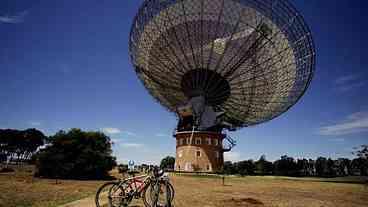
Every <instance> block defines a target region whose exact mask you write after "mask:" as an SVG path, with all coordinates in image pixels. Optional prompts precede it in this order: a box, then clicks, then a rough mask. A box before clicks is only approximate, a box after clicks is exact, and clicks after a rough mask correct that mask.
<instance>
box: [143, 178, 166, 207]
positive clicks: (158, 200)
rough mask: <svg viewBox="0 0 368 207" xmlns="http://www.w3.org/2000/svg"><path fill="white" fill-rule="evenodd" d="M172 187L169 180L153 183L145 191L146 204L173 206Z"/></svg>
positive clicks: (160, 206)
mask: <svg viewBox="0 0 368 207" xmlns="http://www.w3.org/2000/svg"><path fill="white" fill-rule="evenodd" d="M171 187H172V186H171ZM171 187H170V185H168V183H167V182H155V183H152V184H151V185H149V186H148V187H147V188H145V189H144V191H143V202H144V205H145V206H146V207H171V201H172V192H171Z"/></svg>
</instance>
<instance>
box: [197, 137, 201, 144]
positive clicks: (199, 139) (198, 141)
mask: <svg viewBox="0 0 368 207" xmlns="http://www.w3.org/2000/svg"><path fill="white" fill-rule="evenodd" d="M196 144H198V145H199V144H202V143H201V138H200V137H197V138H196Z"/></svg>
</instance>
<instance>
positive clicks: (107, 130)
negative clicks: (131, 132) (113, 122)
mask: <svg viewBox="0 0 368 207" xmlns="http://www.w3.org/2000/svg"><path fill="white" fill-rule="evenodd" d="M102 131H103V132H105V133H108V134H120V133H121V130H120V129H118V128H114V127H105V128H102Z"/></svg>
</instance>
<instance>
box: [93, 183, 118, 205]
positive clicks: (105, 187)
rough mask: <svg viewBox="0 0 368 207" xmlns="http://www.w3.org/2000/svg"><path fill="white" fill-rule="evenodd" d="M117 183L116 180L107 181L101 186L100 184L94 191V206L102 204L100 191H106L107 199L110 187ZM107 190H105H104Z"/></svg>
mask: <svg viewBox="0 0 368 207" xmlns="http://www.w3.org/2000/svg"><path fill="white" fill-rule="evenodd" d="M116 184H118V182H107V183H104V184H103V185H102V186H100V187H99V188H98V190H97V192H96V195H95V204H96V207H103V204H102V203H101V201H102V200H103V199H102V198H101V197H102V193H104V192H106V193H107V199H109V195H108V194H109V191H110V188H112V186H113V185H116ZM105 190H107V191H105Z"/></svg>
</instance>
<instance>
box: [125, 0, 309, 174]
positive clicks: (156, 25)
mask: <svg viewBox="0 0 368 207" xmlns="http://www.w3.org/2000/svg"><path fill="white" fill-rule="evenodd" d="M129 52H130V57H131V61H132V63H133V65H134V68H135V71H136V73H137V75H138V77H139V79H140V80H141V81H142V82H143V84H144V86H145V87H146V89H147V90H148V91H149V93H150V94H151V95H152V96H153V97H154V98H155V99H156V100H157V101H158V102H159V103H160V104H162V105H163V106H164V107H165V108H166V109H168V110H169V111H171V112H174V113H175V114H176V115H177V117H178V120H179V121H178V126H177V129H176V131H175V134H174V137H175V138H176V140H177V146H176V163H175V170H177V171H206V172H216V171H220V170H221V168H222V166H223V153H224V152H227V151H230V150H231V148H232V147H233V146H235V140H234V139H232V138H230V137H229V136H227V135H226V133H225V131H226V130H230V131H232V130H237V129H240V128H242V127H247V126H252V125H256V124H259V123H263V122H266V121H269V120H271V119H273V118H275V117H277V116H279V115H281V114H282V113H284V112H285V111H287V110H288V109H289V108H290V107H291V106H293V105H294V104H295V103H296V102H297V101H298V100H299V99H300V98H301V96H302V95H303V94H304V92H305V91H306V89H307V88H308V86H309V84H310V82H311V79H312V76H313V73H314V70H315V48H314V42H313V39H312V35H311V32H310V30H309V28H308V26H307V25H306V23H305V21H304V19H303V17H302V16H301V15H300V14H299V13H298V11H297V10H296V9H295V8H294V6H293V5H292V4H291V3H290V2H289V1H288V0H145V1H144V2H143V4H142V5H141V7H140V8H139V11H138V13H137V15H136V16H135V18H134V21H133V24H132V27H131V33H130V39H129Z"/></svg>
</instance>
